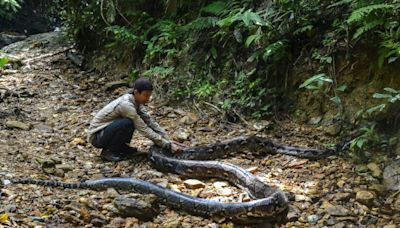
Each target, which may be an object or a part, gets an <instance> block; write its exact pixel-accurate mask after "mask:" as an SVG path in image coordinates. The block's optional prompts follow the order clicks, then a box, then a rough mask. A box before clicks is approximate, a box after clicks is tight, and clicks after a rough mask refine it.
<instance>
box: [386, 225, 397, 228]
mask: <svg viewBox="0 0 400 228" xmlns="http://www.w3.org/2000/svg"><path fill="white" fill-rule="evenodd" d="M383 228H396V225H394V224H389V225H384V226H383Z"/></svg>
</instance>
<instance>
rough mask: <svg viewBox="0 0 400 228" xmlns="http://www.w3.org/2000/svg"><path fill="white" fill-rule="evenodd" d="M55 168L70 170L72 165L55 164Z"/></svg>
mask: <svg viewBox="0 0 400 228" xmlns="http://www.w3.org/2000/svg"><path fill="white" fill-rule="evenodd" d="M56 169H61V170H63V171H64V172H69V171H71V170H72V169H73V168H72V166H70V165H68V164H58V165H56Z"/></svg>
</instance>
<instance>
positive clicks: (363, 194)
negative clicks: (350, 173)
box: [356, 191, 376, 206]
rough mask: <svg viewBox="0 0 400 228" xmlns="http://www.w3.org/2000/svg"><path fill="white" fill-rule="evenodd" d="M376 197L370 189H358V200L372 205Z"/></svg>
mask: <svg viewBox="0 0 400 228" xmlns="http://www.w3.org/2000/svg"><path fill="white" fill-rule="evenodd" d="M375 198H376V197H375V194H374V193H372V192H369V191H358V192H357V193H356V200H357V201H358V202H360V203H362V204H364V205H367V206H371V205H372V203H373V200H374V199H375Z"/></svg>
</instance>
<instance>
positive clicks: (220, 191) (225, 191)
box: [217, 188, 233, 196]
mask: <svg viewBox="0 0 400 228" xmlns="http://www.w3.org/2000/svg"><path fill="white" fill-rule="evenodd" d="M217 193H218V195H220V196H231V195H232V194H233V191H232V190H231V189H230V188H219V189H217Z"/></svg>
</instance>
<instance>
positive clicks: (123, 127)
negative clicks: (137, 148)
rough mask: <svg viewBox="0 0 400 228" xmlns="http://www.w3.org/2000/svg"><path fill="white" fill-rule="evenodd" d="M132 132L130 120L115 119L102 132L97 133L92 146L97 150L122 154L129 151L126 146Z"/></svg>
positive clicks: (133, 129) (132, 126) (133, 128)
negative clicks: (101, 149)
mask: <svg viewBox="0 0 400 228" xmlns="http://www.w3.org/2000/svg"><path fill="white" fill-rule="evenodd" d="M134 131H135V127H134V125H133V121H132V120H131V119H128V118H123V119H117V120H114V121H113V122H112V123H111V124H110V125H108V126H107V127H106V128H104V129H103V130H101V131H99V132H97V133H96V135H95V137H94V140H93V143H92V144H93V146H95V147H97V148H103V149H106V150H110V151H112V152H118V153H124V152H127V151H129V148H130V147H129V146H128V145H129V143H130V141H131V139H132V135H133V132H134Z"/></svg>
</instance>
